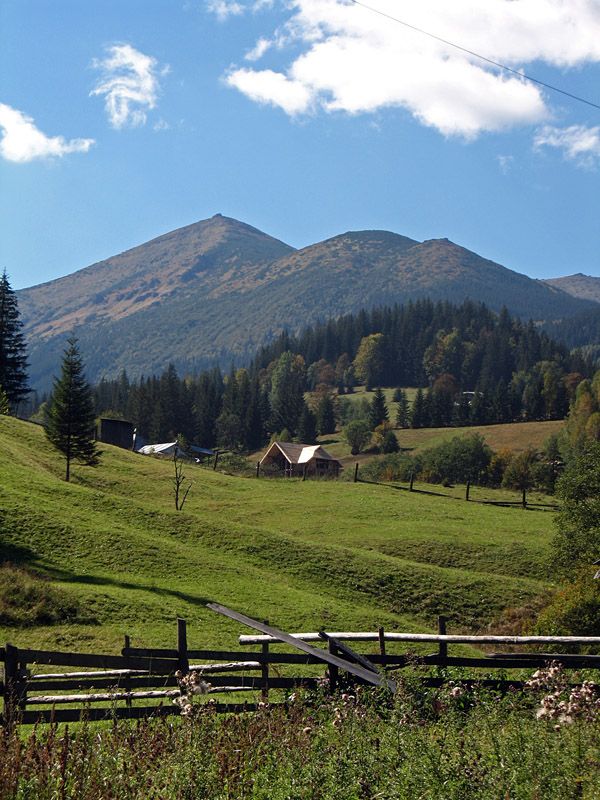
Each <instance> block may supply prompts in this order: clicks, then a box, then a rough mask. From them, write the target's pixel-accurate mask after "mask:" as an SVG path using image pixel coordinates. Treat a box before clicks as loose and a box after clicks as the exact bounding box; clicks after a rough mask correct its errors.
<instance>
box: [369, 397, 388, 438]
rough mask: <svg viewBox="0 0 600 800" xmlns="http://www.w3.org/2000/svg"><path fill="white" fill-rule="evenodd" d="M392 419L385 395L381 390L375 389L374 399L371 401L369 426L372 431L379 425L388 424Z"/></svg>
mask: <svg viewBox="0 0 600 800" xmlns="http://www.w3.org/2000/svg"><path fill="white" fill-rule="evenodd" d="M389 418H390V415H389V413H388V409H387V405H386V403H385V395H384V394H383V391H382V389H381V388H377V389H375V393H374V395H373V399H372V400H371V407H370V409H369V424H370V426H371V430H373V431H374V430H375V428H376V427H377V426H378V425H381V424H382V423H384V422H387V421H388V420H389Z"/></svg>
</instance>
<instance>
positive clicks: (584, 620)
mask: <svg viewBox="0 0 600 800" xmlns="http://www.w3.org/2000/svg"><path fill="white" fill-rule="evenodd" d="M599 625H600V581H598V580H593V579H592V574H591V572H590V571H589V570H587V571H584V572H582V573H581V574H580V576H579V578H578V579H577V580H576V581H575V582H574V583H570V584H568V585H567V586H564V587H563V588H562V589H561V590H560V591H558V592H557V593H556V594H555V596H554V598H553V600H552V602H551V603H550V605H548V606H546V608H545V609H544V610H543V611H542V612H541V614H540V615H539V617H538V621H537V624H536V626H535V632H536V633H537V634H540V635H542V636H544V635H546V636H598V633H599ZM596 650H597V648H596Z"/></svg>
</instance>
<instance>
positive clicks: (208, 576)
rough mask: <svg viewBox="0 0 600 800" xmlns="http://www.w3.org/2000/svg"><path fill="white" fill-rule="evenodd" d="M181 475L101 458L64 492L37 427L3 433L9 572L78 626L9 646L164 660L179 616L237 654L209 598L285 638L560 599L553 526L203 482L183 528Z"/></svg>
mask: <svg viewBox="0 0 600 800" xmlns="http://www.w3.org/2000/svg"><path fill="white" fill-rule="evenodd" d="M172 470H173V466H172V464H171V463H170V462H164V461H159V460H157V459H153V458H149V457H144V456H140V455H136V454H133V453H130V452H127V451H123V450H119V449H117V448H112V447H110V446H104V454H103V458H102V464H101V466H100V467H98V468H97V469H90V468H84V467H77V466H76V467H75V468H74V478H73V480H72V482H71V483H70V484H67V483H65V482H64V481H63V480H62V475H63V462H62V460H61V458H60V457H59V456H58V455H57V454H56V453H54V452H53V451H51V450H50V449H49V448H48V445H47V443H46V441H45V438H44V434H43V431H42V430H41V429H40V428H39V427H37V426H35V425H32V424H28V423H24V422H20V421H17V420H14V419H10V418H7V417H0V475H1V480H0V560H3V561H10V562H12V563H14V564H20V565H24V566H26V567H27V568H31V569H34V570H35V571H37V572H39V573H40V574H41V575H45V576H48V577H49V578H50V579H51V584H50V585H51V586H52V587H56V588H57V589H58V590H60V591H61V592H63V596H64V598H65V602H66V601H69V602H72V603H73V604H74V605H75V606H77V607H78V609H79V611H78V612H77V614H76V615H75V617H74V618H73V619H71V620H70V621H69V622H68V623H67V622H65V623H61V624H55V625H39V626H34V627H28V628H23V627H15V626H8V625H5V626H4V627H0V641H7V640H8V641H11V642H13V643H14V644H16V645H30V646H51V645H52V646H60V647H61V648H62V649H67V648H75V647H77V648H83V649H87V650H94V649H98V648H100V647H101V648H103V649H108V651H115V650H116V649H117V648H120V647H121V646H122V637H123V634H125V633H128V634H130V635H131V636H132V642H133V644H135V645H138V646H143V645H165V644H168V643H169V642H174V636H175V624H174V620H175V617H176V616H183V617H185V618H186V619H188V622H189V641H190V646H195V647H199V646H203V645H225V644H226V645H232V644H234V643H235V641H236V638H237V635H238V634H239V633H240V629H239V626H238V625H236V624H234V623H230V622H229V621H226V620H223V619H222V618H220V617H217V616H215V615H214V614H213V613H212V612H210V611H208V610H206V608H205V602H206V600H208V599H211V600H217V601H220V602H222V603H224V604H227V605H230V606H233V607H234V608H237V609H239V610H242V611H245V612H246V613H248V614H250V615H251V616H255V617H258V618H267V619H269V620H271V622H272V623H273V624H277V625H281V626H282V627H284V628H287V629H288V630H301V629H307V628H308V629H311V630H315V629H317V628H318V627H319V626H324V627H325V628H329V629H330V630H332V629H333V630H335V629H338V630H339V629H354V630H360V629H373V628H374V627H375V626H377V625H385V626H386V627H389V628H394V629H396V630H415V631H418V630H425V629H428V628H431V627H433V625H434V622H435V617H436V615H437V614H438V613H447V614H448V615H449V617H450V618H451V620H452V622H451V625H452V629H453V630H458V629H466V628H470V629H479V628H482V627H484V626H486V625H487V624H488V623H489V622H490V621H492V620H493V619H494V618H495V617H497V616H498V615H499V614H500V613H501V611H502V610H503V609H505V608H506V607H511V606H520V605H522V604H524V603H528V602H530V601H532V600H533V599H534V598H537V597H539V596H543V595H545V594H547V593H548V591H549V589H550V588H551V583H550V580H549V577H548V576H549V568H548V546H549V541H550V538H551V536H552V532H553V524H552V522H553V514H552V513H550V512H542V511H533V510H532V511H523V510H520V509H515V508H497V507H491V506H485V505H479V504H476V503H468V504H467V503H465V502H464V501H462V500H459V499H455V498H444V497H433V496H428V495H420V494H417V493H414V494H410V493H408V492H400V491H396V490H394V489H393V487H389V486H377V485H368V484H361V483H359V484H352V483H345V482H329V481H323V482H319V481H306V482H305V483H302V482H299V481H291V480H269V479H264V480H256V479H254V478H240V477H234V476H229V475H222V474H219V473H215V472H212V471H211V470H206V469H204V468H201V467H197V466H195V465H194V466H189V467H187V468H186V472H187V474H188V476H189V477H190V478H191V479H192V481H193V487H192V490H191V492H190V495H189V499H188V502H187V504H186V506H185V509H184V511H182V512H176V511H175V509H174V504H173V499H172V488H171V483H172ZM423 488H430V487H423ZM0 583H1V581H0ZM0 599H1V598H0ZM5 602H7V601H6V598H5ZM0 619H1V616H0Z"/></svg>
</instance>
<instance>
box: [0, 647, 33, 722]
mask: <svg viewBox="0 0 600 800" xmlns="http://www.w3.org/2000/svg"><path fill="white" fill-rule="evenodd" d="M26 699H27V682H26V680H24V679H23V674H22V670H21V665H20V662H19V650H18V648H17V647H13V646H12V644H7V645H6V649H5V657H4V722H5V724H6V726H7V728H10V727H11V726H13V725H14V724H15V723H16V722H17V721H18V718H19V712H20V711H22V710H24V709H25V704H26Z"/></svg>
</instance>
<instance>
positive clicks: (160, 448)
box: [138, 442, 181, 456]
mask: <svg viewBox="0 0 600 800" xmlns="http://www.w3.org/2000/svg"><path fill="white" fill-rule="evenodd" d="M180 450H181V448H180V447H179V445H178V444H177V442H165V443H164V444H146V445H144V446H143V447H140V449H139V450H138V453H141V454H142V455H144V456H172V455H174V454H175V453H179V451H180Z"/></svg>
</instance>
